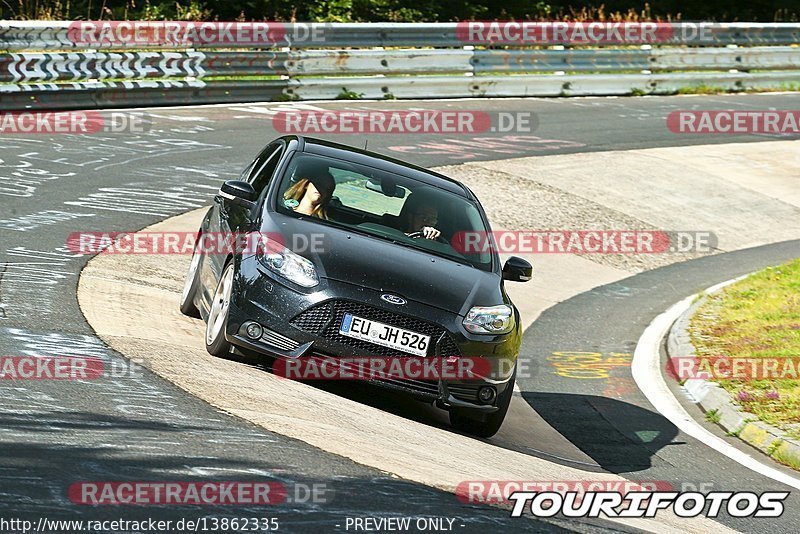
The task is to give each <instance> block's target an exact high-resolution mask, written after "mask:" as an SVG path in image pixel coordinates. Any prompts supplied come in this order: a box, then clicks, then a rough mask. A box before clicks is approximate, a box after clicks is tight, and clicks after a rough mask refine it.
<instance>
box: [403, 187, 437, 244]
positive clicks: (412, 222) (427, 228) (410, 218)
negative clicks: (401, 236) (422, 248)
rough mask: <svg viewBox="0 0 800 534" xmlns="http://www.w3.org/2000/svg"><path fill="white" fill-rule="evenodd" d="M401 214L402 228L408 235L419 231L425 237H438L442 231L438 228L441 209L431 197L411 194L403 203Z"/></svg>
mask: <svg viewBox="0 0 800 534" xmlns="http://www.w3.org/2000/svg"><path fill="white" fill-rule="evenodd" d="M402 212H403V213H401V214H400V224H401V225H402V226H403V227H402V228H401V229H400V230H402V231H403V232H405V234H406V235H411V234H415V233H417V232H419V233H420V234H421V237H424V238H425V239H437V238H438V237H439V236H441V235H442V232H441V231H439V230H438V229H437V228H436V226H435V225H436V223H438V222H439V209H438V208H437V207H436V206H435V205H434V204H433V202H431V201H430V200H429V199H425V198H420V197H418V196H417V195H411V196H410V197H409V198H408V200H406V203H405V204H404V205H403V210H402Z"/></svg>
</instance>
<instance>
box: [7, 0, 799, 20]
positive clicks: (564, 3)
mask: <svg viewBox="0 0 800 534" xmlns="http://www.w3.org/2000/svg"><path fill="white" fill-rule="evenodd" d="M600 2H602V3H596V2H592V1H582V0H505V1H503V2H497V1H494V0H438V1H435V0H303V1H293V0H288V1H287V0H178V1H175V0H0V18H3V19H17V20H29V19H45V20H77V19H85V20H100V19H103V20H134V19H140V20H226V21H229V20H248V21H262V20H277V21H319V22H436V21H439V22H445V21H458V20H554V19H555V20H631V21H636V20H715V21H758V22H773V21H777V22H780V21H792V22H793V21H797V20H799V19H800V0H738V1H737V0H653V1H652V3H648V2H641V1H634V0H600Z"/></svg>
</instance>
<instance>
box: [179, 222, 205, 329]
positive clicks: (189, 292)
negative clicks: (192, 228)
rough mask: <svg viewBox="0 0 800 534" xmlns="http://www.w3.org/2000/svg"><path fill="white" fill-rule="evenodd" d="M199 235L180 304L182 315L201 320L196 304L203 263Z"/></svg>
mask: <svg viewBox="0 0 800 534" xmlns="http://www.w3.org/2000/svg"><path fill="white" fill-rule="evenodd" d="M199 235H200V234H198V240H197V243H196V244H195V247H194V252H193V253H192V261H191V262H190V263H189V270H188V272H187V273H186V280H185V281H184V283H183V292H182V293H181V304H180V309H181V313H182V314H184V315H188V316H189V317H195V318H200V310H198V309H197V306H196V305H195V303H194V298H195V296H196V295H197V289H198V287H199V286H200V277H199V276H198V274H199V272H200V262H201V261H202V255H201V254H199V253H198V252H197V246H198V245H199V244H200V239H199Z"/></svg>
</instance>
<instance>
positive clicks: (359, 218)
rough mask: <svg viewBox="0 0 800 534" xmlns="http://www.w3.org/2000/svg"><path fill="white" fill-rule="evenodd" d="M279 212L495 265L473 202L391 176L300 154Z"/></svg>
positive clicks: (286, 178) (284, 183) (484, 266)
mask: <svg viewBox="0 0 800 534" xmlns="http://www.w3.org/2000/svg"><path fill="white" fill-rule="evenodd" d="M276 208H277V210H278V211H279V212H281V213H284V214H287V215H295V216H310V217H311V218H312V219H314V220H317V221H318V222H319V223H320V224H327V225H331V226H337V227H343V228H347V229H352V230H355V231H358V232H362V233H365V234H369V235H372V236H375V237H379V238H382V239H386V240H388V241H392V242H394V243H396V244H398V245H400V246H406V247H409V248H416V249H421V250H423V251H425V252H428V253H431V254H435V255H437V256H442V257H446V258H449V259H452V260H455V261H458V262H461V263H465V264H469V265H472V266H474V267H476V268H478V269H481V270H486V271H488V270H490V269H491V266H492V255H491V252H490V251H489V248H488V247H487V246H483V244H485V242H486V241H485V240H486V236H487V231H486V225H485V223H484V221H483V217H481V214H480V211H479V210H478V208H477V207H476V205H475V203H474V202H472V201H470V200H468V199H466V198H464V197H462V196H459V195H457V194H454V193H451V192H449V191H446V190H443V189H440V188H438V187H434V186H431V185H428V184H425V183H423V182H420V181H417V180H414V179H412V178H409V177H406V176H401V175H398V174H394V173H391V172H388V171H384V170H380V169H376V168H373V167H368V166H365V165H359V164H356V163H351V162H348V161H343V160H338V159H333V158H328V157H323V156H317V155H310V154H298V155H296V156H295V157H294V158H293V159H292V161H291V162H290V164H289V166H288V167H287V169H286V172H285V173H284V175H283V178H282V180H281V184H280V186H279V189H278V199H277V206H276ZM431 229H432V230H431ZM476 244H479V245H476ZM467 245H468V246H467Z"/></svg>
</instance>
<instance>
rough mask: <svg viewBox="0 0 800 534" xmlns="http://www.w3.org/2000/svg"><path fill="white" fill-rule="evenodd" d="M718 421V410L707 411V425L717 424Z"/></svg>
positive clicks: (719, 417)
mask: <svg viewBox="0 0 800 534" xmlns="http://www.w3.org/2000/svg"><path fill="white" fill-rule="evenodd" d="M720 419H721V416H720V414H719V410H709V411H707V412H706V421H708V422H709V423H719V421H720Z"/></svg>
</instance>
